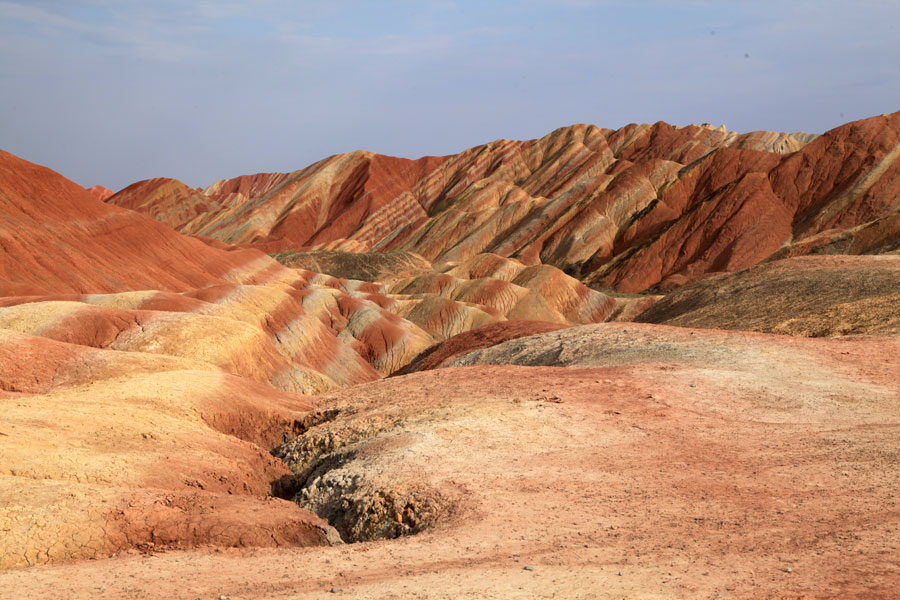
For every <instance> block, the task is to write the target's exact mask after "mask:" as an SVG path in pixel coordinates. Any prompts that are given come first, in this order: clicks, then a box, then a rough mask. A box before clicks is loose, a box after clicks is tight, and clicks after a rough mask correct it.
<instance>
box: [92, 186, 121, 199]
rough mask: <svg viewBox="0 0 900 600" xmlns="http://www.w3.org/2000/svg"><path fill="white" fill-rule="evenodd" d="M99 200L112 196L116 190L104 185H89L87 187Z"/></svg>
mask: <svg viewBox="0 0 900 600" xmlns="http://www.w3.org/2000/svg"><path fill="white" fill-rule="evenodd" d="M87 191H89V192H90V193H91V195H93V196H94V198H96V199H97V200H100V201H104V200H106V199H107V198H109V197H110V196H112V195H113V194H114V193H115V192H113V191H112V190H111V189H109V188H105V187H103V186H102V185H95V186H93V187H89V188H88V189H87Z"/></svg>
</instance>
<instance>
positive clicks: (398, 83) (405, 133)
mask: <svg viewBox="0 0 900 600" xmlns="http://www.w3.org/2000/svg"><path fill="white" fill-rule="evenodd" d="M897 110H900V1H897V0H844V1H838V0H809V1H807V0H777V1H771V0H755V1H744V0H680V1H676V0H670V1H668V0H555V1H553V0H520V1H517V2H513V1H502V0H480V1H464V0H434V1H430V2H429V1H427V0H377V1H376V0H327V1H326V0H320V1H316V2H313V1H308V0H295V1H289V0H246V1H243V2H236V1H231V0H195V1H191V0H143V1H140V0H28V1H25V0H0V148H2V149H3V150H6V151H8V152H12V153H13V154H16V155H18V156H21V157H23V158H25V159H27V160H30V161H33V162H37V163H40V164H43V165H46V166H49V167H50V168H52V169H54V170H56V171H58V172H60V173H62V174H63V175H65V176H66V177H68V178H70V179H72V180H74V181H76V182H77V183H79V184H81V185H84V186H92V185H95V184H100V185H104V186H106V187H109V188H111V189H113V190H114V191H115V190H118V189H121V188H123V187H125V186H127V185H128V184H130V183H132V182H134V181H138V180H141V179H147V178H150V177H174V178H177V179H180V180H182V181H184V182H185V183H187V184H189V185H191V186H206V185H209V184H210V183H212V182H214V181H216V180H218V179H223V178H227V177H234V176H237V175H241V174H246V173H256V172H272V171H293V170H296V169H300V168H302V167H304V166H306V165H308V164H311V163H313V162H315V161H317V160H320V159H322V158H324V157H326V156H329V155H331V154H335V153H339V152H349V151H352V150H356V149H365V150H370V151H373V152H379V153H383V154H390V155H394V156H406V157H411V158H416V157H419V156H424V155H442V154H450V153H454V152H459V151H461V150H464V149H466V148H469V147H471V146H475V145H478V144H481V143H484V142H488V141H491V140H495V139H499V138H506V139H530V138H535V137H540V136H542V135H545V134H547V133H549V132H550V131H552V130H554V129H556V128H559V127H563V126H566V125H571V124H573V123H593V124H596V125H598V126H600V127H609V128H618V127H621V126H623V125H626V124H628V123H653V122H656V121H660V120H662V121H666V122H668V123H672V124H676V125H687V124H690V123H704V122H708V123H712V124H713V125H716V126H718V125H720V124H725V125H726V126H727V127H728V129H729V130H737V131H741V132H744V131H753V130H760V129H763V130H776V131H807V132H812V133H821V132H824V131H826V130H828V129H830V128H832V127H836V126H838V125H840V124H842V123H844V122H847V121H851V120H855V119H860V118H864V117H869V116H873V115H877V114H881V113H886V112H894V111H897Z"/></svg>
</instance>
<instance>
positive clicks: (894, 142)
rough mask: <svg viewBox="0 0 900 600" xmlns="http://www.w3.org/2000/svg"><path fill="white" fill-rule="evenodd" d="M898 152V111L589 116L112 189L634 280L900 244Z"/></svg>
mask: <svg viewBox="0 0 900 600" xmlns="http://www.w3.org/2000/svg"><path fill="white" fill-rule="evenodd" d="M898 156H900V113H895V114H892V115H883V116H879V117H873V118H871V119H865V120H862V121H857V122H854V123H849V124H847V125H844V126H841V127H838V128H836V129H833V130H831V131H829V132H827V133H826V134H824V135H822V136H812V135H806V134H776V133H769V132H755V133H751V134H744V135H739V134H736V133H734V132H727V131H725V130H724V129H723V128H719V129H713V128H711V127H705V126H689V127H682V128H677V127H673V126H670V125H667V124H665V123H662V122H660V123H656V124H654V125H630V126H627V127H624V128H622V129H620V130H616V131H613V130H608V129H599V128H597V127H594V126H590V125H574V126H571V127H566V128H563V129H559V130H557V131H554V132H552V133H550V134H548V135H547V136H545V137H543V138H541V139H538V140H530V141H526V142H514V141H508V140H499V141H496V142H492V143H490V144H486V145H483V146H478V147H475V148H472V149H470V150H467V151H465V152H462V153H461V154H458V155H453V156H447V157H426V158H422V159H419V160H417V161H411V160H406V159H395V158H390V157H384V156H380V155H375V154H371V153H367V152H353V153H350V154H344V155H337V156H333V157H330V158H328V159H325V160H323V161H321V162H319V163H316V164H314V165H311V166H309V167H307V168H306V169H303V170H300V171H296V172H294V173H281V174H260V175H254V176H244V177H239V178H236V179H232V180H225V181H221V182H217V183H215V184H213V185H211V186H209V187H208V188H206V189H205V190H203V191H202V192H201V191H197V190H191V191H190V192H189V193H188V192H185V191H184V190H183V189H182V190H181V191H175V190H173V191H172V192H170V193H168V194H161V195H160V194H157V193H156V192H155V191H153V192H152V193H151V192H148V191H146V190H145V188H148V187H149V188H153V190H156V189H158V188H157V187H154V185H155V184H152V182H145V183H143V184H135V186H132V187H133V188H134V189H131V188H129V189H128V190H124V191H123V192H120V193H119V194H117V195H116V196H114V197H113V198H110V200H109V201H110V202H112V203H114V204H119V205H122V206H129V207H134V208H137V209H139V210H142V211H144V212H147V213H149V214H153V215H155V216H156V217H157V218H159V219H161V220H163V221H165V222H167V223H169V224H170V225H172V226H173V227H176V228H177V229H178V230H179V231H182V232H183V233H188V234H191V235H203V236H210V237H213V238H216V239H219V240H222V241H225V242H228V243H232V244H239V245H243V246H253V247H257V248H261V249H264V250H266V251H267V252H283V251H288V250H299V249H330V250H348V251H353V252H364V251H369V250H373V251H379V252H380V251H387V250H404V251H411V252H416V253H418V254H419V255H421V256H422V257H424V258H425V259H426V260H427V261H430V262H432V263H434V264H435V265H441V264H445V263H455V262H463V261H467V260H470V259H472V258H473V257H475V256H477V255H480V254H485V253H491V254H497V255H500V256H502V257H506V258H514V259H517V260H519V261H520V262H522V263H524V264H526V265H529V266H534V265H538V264H546V265H552V266H555V267H557V268H559V269H561V270H563V271H565V272H566V273H568V274H570V275H573V276H575V277H576V278H578V279H580V280H582V281H583V282H584V283H586V284H587V285H589V286H590V287H593V288H595V289H614V290H617V291H619V292H628V293H633V292H642V291H645V290H648V289H659V290H670V289H674V288H677V287H679V286H681V285H683V284H685V283H687V282H690V281H695V280H698V279H702V278H704V277H706V276H708V275H710V274H713V273H718V272H729V271H735V270H740V269H743V268H746V267H749V266H752V265H754V264H757V263H759V262H760V261H762V260H764V259H766V258H769V257H771V256H773V255H779V256H792V255H797V254H805V253H809V252H814V251H828V250H827V248H832V251H834V249H836V248H840V249H841V250H840V251H851V252H857V251H858V252H878V251H883V250H885V249H889V248H891V247H893V248H896V245H897V244H898V243H900V239H898V235H900V234H898V227H897V225H898V217H897V214H898V210H900V166H898V164H900V163H898V162H897V158H898ZM182 187H183V186H182ZM185 194H188V195H190V199H189V200H185V197H184V196H185ZM207 207H208V208H207ZM185 211H188V212H190V213H191V214H193V212H197V211H200V213H201V214H197V215H196V216H194V217H191V218H187V220H185V219H186V215H185V214H183V213H184V212H185ZM891 244H893V245H894V246H891ZM817 249H818V250H817Z"/></svg>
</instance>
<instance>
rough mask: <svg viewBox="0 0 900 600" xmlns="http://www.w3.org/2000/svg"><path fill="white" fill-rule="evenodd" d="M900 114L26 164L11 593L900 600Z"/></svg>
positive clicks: (0, 286) (11, 468)
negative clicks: (817, 126) (91, 169)
mask: <svg viewBox="0 0 900 600" xmlns="http://www.w3.org/2000/svg"><path fill="white" fill-rule="evenodd" d="M898 119H900V117H898V115H896V114H895V115H886V116H882V117H875V118H873V119H868V120H865V121H861V122H857V123H851V124H848V125H845V126H842V127H839V128H837V129H835V130H832V131H831V132H827V133H826V134H824V135H822V136H808V135H805V134H791V135H786V134H774V133H765V132H758V133H754V134H745V135H738V134H735V133H730V132H727V131H724V130H723V129H718V130H717V129H712V128H709V127H702V126H701V127H695V126H692V127H687V128H674V127H671V126H668V125H665V124H656V125H653V126H629V127H627V128H624V129H622V130H619V131H612V130H600V129H598V128H595V127H592V126H574V127H571V128H566V129H563V130H559V131H557V132H554V133H553V134H550V135H549V136H547V137H546V138H542V139H541V140H534V141H531V142H507V141H500V142H495V143H492V144H488V145H486V146H482V147H479V148H475V149H473V150H471V151H467V152H465V153H462V154H460V155H457V156H454V157H441V158H435V157H429V158H425V159H421V160H419V161H406V160H405V159H390V158H388V157H380V156H378V155H371V154H367V153H353V154H350V155H342V156H338V157H332V158H330V159H326V160H325V161H322V162H321V163H317V164H316V165H313V166H311V167H309V168H307V169H304V170H301V171H298V172H295V173H292V174H268V175H257V176H249V177H242V178H237V179H235V180H229V181H225V182H219V183H217V184H214V185H213V186H210V187H208V188H206V189H205V190H192V189H190V188H187V187H186V186H184V185H183V184H180V183H178V182H174V181H173V180H152V181H149V182H140V183H139V184H135V185H134V186H131V187H129V188H126V190H123V191H121V192H119V193H118V194H112V192H110V191H109V190H106V189H105V188H101V187H99V186H98V187H95V188H91V189H90V190H85V189H84V188H81V187H80V186H78V185H76V184H74V183H73V182H70V181H68V180H66V179H65V178H63V177H61V176H60V175H58V174H56V173H54V172H52V171H50V170H49V169H46V168H44V167H39V166H37V165H33V164H31V163H28V162H26V161H24V160H21V159H19V158H17V157H15V156H12V155H10V154H6V153H0V224H2V228H0V403H2V405H3V410H2V418H0V598H3V599H6V598H9V599H18V598H44V597H66V598H198V597H200V598H219V597H220V596H226V597H228V598H234V599H239V598H248V599H249V598H306V597H309V598H315V597H353V598H459V597H473V598H622V597H634V598H806V599H811V598H833V597H841V598H891V597H894V595H895V593H896V587H897V583H898V582H900V560H898V558H897V557H898V556H900V550H898V546H900V506H898V503H900V473H898V471H897V469H896V464H897V460H898V453H900V443H898V440H897V435H896V434H897V431H898V427H900V377H898V376H897V375H896V373H897V372H898V368H900V352H898V351H900V337H898V336H897V333H898V332H900V308H898V307H900V302H898V301H900V255H898V254H897V251H898V248H897V244H898V243H900V227H898V223H900V221H898V219H897V211H898V209H900V194H898V186H900V171H898V168H897V166H896V163H895V159H896V156H897V155H898V150H897V148H900V145H898V143H900V138H898V132H900V121H898ZM404 202H405V203H406V204H408V205H409V206H408V207H407V208H403V206H406V204H403V203H404ZM407 209H408V210H407ZM142 213H145V214H142ZM349 250H353V251H355V252H348V251H349ZM361 251H362V252H361ZM266 252H269V253H271V255H267V254H266ZM631 292H641V293H631ZM664 292H665V294H663V293H664Z"/></svg>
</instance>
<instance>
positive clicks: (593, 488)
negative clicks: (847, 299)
mask: <svg viewBox="0 0 900 600" xmlns="http://www.w3.org/2000/svg"><path fill="white" fill-rule="evenodd" d="M573 332H574V333H573ZM563 334H566V337H564V338H560V336H562V335H563ZM623 335H624V336H628V337H630V338H634V339H637V340H638V342H636V343H635V344H634V345H633V347H632V348H631V349H627V348H626V349H625V350H623V351H622V353H620V354H619V355H615V356H614V355H613V354H611V353H610V352H609V351H608V349H609V348H610V347H611V342H612V341H614V340H615V337H616V336H623ZM554 336H555V337H554ZM526 342H527V344H526ZM507 343H508V344H517V346H516V348H517V350H516V352H517V353H516V354H510V353H507V354H506V355H505V356H506V358H505V359H504V358H503V356H504V354H503V352H502V351H500V350H497V351H496V352H495V353H494V355H493V360H494V361H502V360H506V361H507V362H508V363H515V362H517V361H518V362H522V360H523V359H522V358H521V357H522V356H525V355H527V354H528V347H530V348H532V349H537V348H552V347H553V346H554V344H561V345H562V346H563V347H565V348H570V349H571V348H588V349H590V348H593V349H594V350H593V351H590V352H588V351H585V352H583V353H581V354H579V357H580V358H579V359H578V361H574V362H573V361H568V362H567V361H566V359H565V356H563V357H562V358H561V359H558V360H560V364H573V365H576V366H570V367H547V366H518V365H516V364H502V365H484V364H474V365H472V366H467V367H456V368H447V369H438V370H435V371H428V372H423V373H415V374H411V375H406V376H402V377H395V378H390V379H385V380H381V381H377V382H373V383H370V384H364V385H361V386H356V387H353V388H348V389H346V390H341V391H339V392H335V393H331V394H329V395H327V396H322V397H319V398H317V401H318V402H319V403H320V406H326V405H327V406H329V407H332V408H334V409H335V410H337V411H339V412H338V413H337V417H336V418H334V419H333V420H331V421H329V422H326V423H322V424H321V425H319V426H317V427H313V428H311V429H310V430H309V431H308V432H307V433H306V434H305V435H306V436H312V437H310V438H309V439H310V440H312V439H329V440H331V441H330V442H329V445H328V447H327V448H326V449H325V450H323V452H325V453H324V454H322V456H320V457H319V459H317V460H320V462H319V464H320V466H321V467H322V468H320V469H319V471H318V472H317V474H316V475H315V477H313V478H311V479H314V480H315V481H312V483H315V485H316V486H318V487H317V488H316V489H318V490H319V491H320V492H321V491H322V490H327V488H328V486H329V485H332V486H333V485H336V483H335V482H340V481H353V482H355V485H356V486H357V488H356V489H357V490H364V491H365V493H363V494H362V495H361V496H360V495H358V496H359V497H360V498H364V497H367V498H369V499H370V500H371V499H372V498H373V497H375V496H377V495H378V493H382V496H381V497H382V498H388V499H390V494H391V493H394V494H395V496H394V497H393V500H394V501H397V500H398V498H400V500H403V498H405V497H407V496H408V497H409V498H413V499H415V500H416V501H417V502H418V503H419V504H423V503H424V504H428V503H429V502H431V503H430V504H429V505H430V506H431V507H432V508H433V510H434V515H433V516H434V517H435V518H434V522H433V525H432V526H431V527H430V528H428V529H426V530H425V531H424V532H423V533H420V534H418V535H413V536H408V537H403V538H400V539H395V540H382V541H373V542H361V543H353V544H342V545H336V546H332V547H326V548H306V549H290V548H287V549H284V548H281V549H221V548H220V549H199V550H190V551H171V552H164V553H159V554H137V553H126V554H121V555H118V556H115V557H112V558H108V559H102V560H92V561H82V562H74V563H68V564H59V565H50V566H38V567H32V568H21V569H12V570H8V571H4V572H0V598H3V599H10V600H12V599H19V598H23V599H24V598H45V597H47V598H49V597H56V598H204V599H206V598H219V597H220V596H226V597H228V598H232V599H251V598H332V597H346V598H435V599H436V598H448V599H449V598H523V599H524V598H610V599H611V598H660V599H662V598H791V599H798V598H802V599H813V598H816V599H818V598H835V597H840V598H860V599H861V598H867V599H874V598H894V597H896V588H897V584H898V583H900V548H898V546H900V506H898V502H900V473H898V471H897V470H896V465H897V464H898V458H900V456H898V455H900V442H898V437H897V433H898V428H900V410H898V409H900V378H898V377H897V376H896V373H897V372H898V367H900V352H898V350H900V340H898V339H896V338H890V337H869V338H843V339H815V340H811V339H797V338H788V337H782V336H774V335H766V334H745V333H736V332H711V331H702V330H683V329H676V328H669V327H660V326H652V325H627V326H622V325H617V324H608V325H599V326H588V327H583V328H576V329H571V330H563V331H561V332H551V333H547V334H543V335H542V336H534V337H530V338H521V339H519V340H513V341H512V342H507ZM523 344H526V346H523ZM529 345H530V346H529ZM501 346H502V345H501ZM501 346H498V347H497V348H501ZM641 347H646V348H648V349H653V351H651V352H648V353H645V354H643V355H642V354H641V353H640V351H639V350H640V348H641ZM501 350H502V348H501ZM736 356H744V357H745V359H746V360H743V361H741V360H736V358H735V357H736ZM498 357H499V358H498ZM517 357H518V358H517ZM554 360H557V359H554ZM576 363H577V364H576ZM532 364H534V361H532ZM316 436H318V438H316ZM335 456H340V457H342V459H341V460H340V461H336V462H335V461H331V462H329V460H330V459H329V457H332V458H333V457H335ZM328 465H331V466H330V467H329V466H328ZM307 484H308V485H310V484H311V481H310V480H307ZM385 493H387V495H386V496H385V495H384V494H385ZM366 494H368V496H366ZM403 494H406V495H407V496H403ZM401 496H403V497H401Z"/></svg>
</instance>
